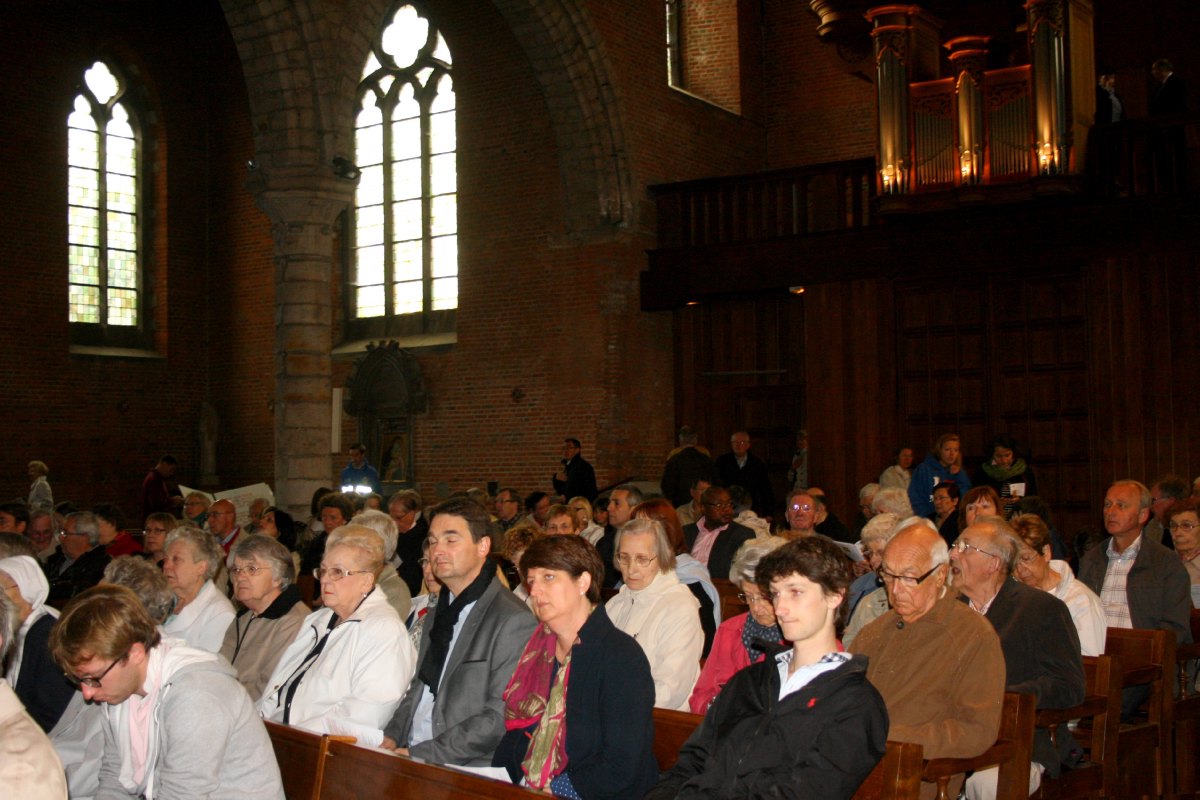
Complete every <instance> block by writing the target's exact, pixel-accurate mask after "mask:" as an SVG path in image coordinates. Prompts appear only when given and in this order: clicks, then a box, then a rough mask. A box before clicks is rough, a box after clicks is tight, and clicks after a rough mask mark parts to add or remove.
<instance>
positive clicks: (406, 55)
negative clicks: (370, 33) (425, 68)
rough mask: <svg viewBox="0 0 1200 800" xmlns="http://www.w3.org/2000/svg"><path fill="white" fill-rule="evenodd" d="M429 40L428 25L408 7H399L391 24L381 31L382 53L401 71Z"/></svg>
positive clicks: (414, 10)
mask: <svg viewBox="0 0 1200 800" xmlns="http://www.w3.org/2000/svg"><path fill="white" fill-rule="evenodd" d="M428 38H429V23H428V22H427V21H426V20H425V19H424V18H422V17H421V16H420V15H419V14H417V10H416V9H415V8H413V7H412V6H410V5H404V6H401V7H400V9H399V10H397V11H396V16H394V17H392V24H391V25H388V26H387V27H386V28H384V31H383V42H382V47H383V52H385V53H387V54H388V55H390V56H391V57H392V58H393V59H395V61H396V66H397V67H400V68H401V69H403V68H404V67H407V66H409V65H410V64H412V63H413V61H415V60H416V58H417V55H418V54H419V52H420V50H421V48H423V47H424V46H425V42H426V40H428Z"/></svg>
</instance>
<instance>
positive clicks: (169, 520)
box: [146, 511, 181, 533]
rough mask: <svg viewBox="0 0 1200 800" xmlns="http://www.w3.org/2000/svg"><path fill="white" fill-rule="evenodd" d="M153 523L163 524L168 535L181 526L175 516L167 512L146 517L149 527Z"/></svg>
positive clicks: (156, 512)
mask: <svg viewBox="0 0 1200 800" xmlns="http://www.w3.org/2000/svg"><path fill="white" fill-rule="evenodd" d="M151 522H159V523H162V526H163V529H164V530H165V531H166V532H167V533H170V532H171V531H173V530H175V529H176V528H178V527H179V525H180V524H181V522H180V520H179V519H178V518H176V516H175V515H174V514H171V513H170V512H167V511H155V512H154V513H153V514H149V515H148V516H147V517H146V524H147V525H149V524H150V523H151Z"/></svg>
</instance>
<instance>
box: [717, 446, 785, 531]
mask: <svg viewBox="0 0 1200 800" xmlns="http://www.w3.org/2000/svg"><path fill="white" fill-rule="evenodd" d="M729 450H730V452H728V453H725V454H724V455H723V456H721V457H719V458H718V459H717V475H718V476H719V477H720V479H721V483H722V484H724V485H725V486H735V485H736V486H741V487H742V488H743V489H745V490H746V491H748V492H749V493H750V497H751V499H752V501H753V502H752V507H753V508H754V513H756V514H758V515H759V516H760V517H769V516H771V515H772V514H773V513H775V493H774V491H772V489H771V476H770V474H769V473H768V471H767V465H766V462H764V461H763V460H762V459H761V458H759V457H758V456H756V455H754V454H753V453H751V452H750V434H748V433H746V432H745V431H735V432H734V434H733V435H732V436H730V437H729Z"/></svg>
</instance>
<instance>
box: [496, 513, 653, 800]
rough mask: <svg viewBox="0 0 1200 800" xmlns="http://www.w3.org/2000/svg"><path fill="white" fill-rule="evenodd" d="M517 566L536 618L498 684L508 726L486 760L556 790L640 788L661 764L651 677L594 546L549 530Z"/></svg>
mask: <svg viewBox="0 0 1200 800" xmlns="http://www.w3.org/2000/svg"><path fill="white" fill-rule="evenodd" d="M643 524H651V523H647V522H643ZM521 574H522V576H523V578H524V581H525V584H526V585H527V586H528V587H529V591H530V594H531V596H532V598H533V605H534V610H535V612H536V614H537V618H538V621H539V622H540V623H541V624H540V625H538V627H537V629H536V630H535V631H534V633H533V636H531V637H530V639H529V643H528V644H527V645H526V646H525V651H524V652H523V653H522V654H521V658H520V660H519V661H518V663H517V669H516V672H515V673H514V674H513V677H512V680H510V681H509V683H508V688H507V689H505V690H504V724H505V728H506V729H507V733H506V734H505V735H504V738H503V739H502V740H501V741H500V746H499V747H498V748H497V749H496V755H495V757H494V760H493V762H492V763H493V764H494V765H495V766H499V767H506V768H507V769H508V773H509V775H510V776H512V780H513V782H514V783H523V784H525V785H528V786H531V787H533V788H535V789H538V790H540V791H543V792H548V793H551V794H553V795H554V796H555V797H584V798H614V800H615V799H616V798H633V797H641V796H642V795H644V794H645V793H646V791H647V790H648V789H649V788H650V787H651V786H652V785H653V784H654V781H655V778H656V777H657V774H658V770H657V767H656V766H655V763H654V755H653V742H654V723H653V720H652V712H653V706H654V682H653V679H652V678H651V676H650V665H649V664H648V663H646V656H645V654H644V653H643V652H642V650H641V648H639V647H638V645H637V643H636V642H635V641H634V640H633V639H632V638H630V637H629V636H627V635H626V634H624V633H622V632H621V631H620V630H618V629H617V628H615V627H614V626H613V624H612V622H611V621H610V620H609V618H608V614H607V613H605V610H604V608H603V606H601V605H600V586H601V584H602V583H603V579H604V565H603V563H602V562H601V561H600V555H599V553H597V552H596V548H595V547H593V546H592V545H591V544H589V543H588V542H587V541H586V540H584V539H582V538H580V537H578V536H549V537H546V538H543V539H538V540H537V541H535V542H534V543H533V544H531V545H530V546H529V549H528V550H526V551H525V556H524V558H523V559H522V560H521Z"/></svg>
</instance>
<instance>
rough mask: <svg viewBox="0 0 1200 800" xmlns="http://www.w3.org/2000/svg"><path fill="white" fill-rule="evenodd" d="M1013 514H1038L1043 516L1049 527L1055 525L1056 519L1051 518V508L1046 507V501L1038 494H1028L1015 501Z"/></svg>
mask: <svg viewBox="0 0 1200 800" xmlns="http://www.w3.org/2000/svg"><path fill="white" fill-rule="evenodd" d="M1012 514H1013V516H1016V515H1017V514H1037V515H1038V516H1039V517H1041V518H1042V521H1043V522H1045V523H1046V525H1048V526H1049V527H1051V528H1053V527H1054V521H1053V520H1052V519H1050V509H1049V508H1047V507H1046V501H1045V500H1043V499H1042V498H1041V497H1039V496H1038V495H1036V494H1028V495H1025V496H1024V497H1022V498H1021V499H1019V500H1017V502H1016V503H1013V507H1012Z"/></svg>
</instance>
